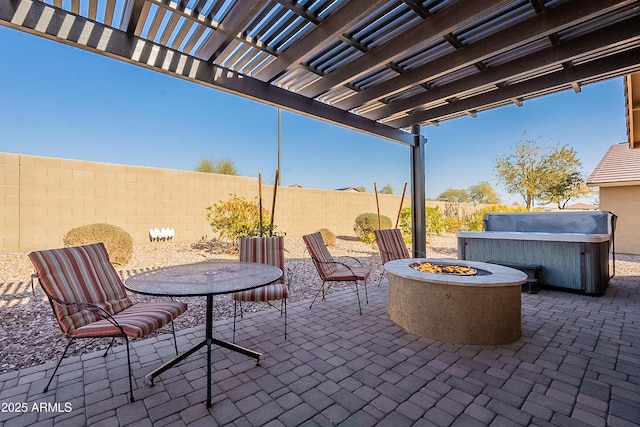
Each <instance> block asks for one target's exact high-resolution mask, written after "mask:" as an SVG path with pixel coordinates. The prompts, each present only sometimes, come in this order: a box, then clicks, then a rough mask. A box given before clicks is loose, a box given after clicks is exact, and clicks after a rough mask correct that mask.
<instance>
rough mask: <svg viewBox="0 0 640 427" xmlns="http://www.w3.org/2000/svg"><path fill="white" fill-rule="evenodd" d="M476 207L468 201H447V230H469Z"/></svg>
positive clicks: (454, 231) (445, 210)
mask: <svg viewBox="0 0 640 427" xmlns="http://www.w3.org/2000/svg"><path fill="white" fill-rule="evenodd" d="M474 211H475V207H474V206H473V205H470V204H468V203H446V204H445V206H444V217H445V230H446V232H447V233H456V232H458V231H467V230H469V222H470V221H471V218H472V215H473V212H474Z"/></svg>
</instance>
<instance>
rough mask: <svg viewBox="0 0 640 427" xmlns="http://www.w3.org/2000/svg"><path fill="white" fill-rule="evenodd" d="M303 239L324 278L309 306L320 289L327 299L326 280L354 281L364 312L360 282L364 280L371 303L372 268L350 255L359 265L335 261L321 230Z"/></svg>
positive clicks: (323, 298)
mask: <svg viewBox="0 0 640 427" xmlns="http://www.w3.org/2000/svg"><path fill="white" fill-rule="evenodd" d="M302 239H303V240H304V243H305V245H306V246H307V251H308V252H309V255H311V259H312V260H313V264H314V265H315V267H316V270H317V271H318V275H319V276H320V279H321V280H322V286H321V287H320V289H318V292H316V295H315V296H314V297H313V301H311V305H310V306H309V308H311V307H312V306H313V303H314V302H315V301H316V298H318V294H319V293H320V291H322V301H324V300H325V295H326V289H325V283H326V282H353V283H354V285H355V292H356V295H357V296H358V309H359V311H360V314H362V306H361V304H360V292H359V291H358V282H359V281H362V282H363V284H364V292H365V298H366V302H367V303H369V296H368V295H367V278H368V277H369V274H370V273H371V270H370V269H368V268H366V267H363V266H362V263H361V262H360V261H359V260H358V259H357V258H353V257H348V258H350V259H351V260H354V261H355V262H356V263H357V264H358V265H357V266H350V265H347V264H345V263H343V262H339V261H335V260H334V259H333V257H332V256H331V254H330V253H329V250H328V249H327V245H325V243H324V240H322V235H321V234H320V233H319V232H318V233H313V234H307V235H306V236H302Z"/></svg>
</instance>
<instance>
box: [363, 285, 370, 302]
mask: <svg viewBox="0 0 640 427" xmlns="http://www.w3.org/2000/svg"><path fill="white" fill-rule="evenodd" d="M363 283H364V300H365V301H366V303H367V304H369V292H367V279H365V280H364V282H363Z"/></svg>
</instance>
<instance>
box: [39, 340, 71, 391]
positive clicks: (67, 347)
mask: <svg viewBox="0 0 640 427" xmlns="http://www.w3.org/2000/svg"><path fill="white" fill-rule="evenodd" d="M74 339H75V338H70V339H69V342H68V343H67V346H66V347H65V348H64V351H63V352H62V356H60V360H58V364H57V365H56V368H55V369H54V370H53V373H52V374H51V378H49V382H48V383H47V385H46V386H45V388H44V393H46V392H47V391H49V386H50V385H51V381H53V377H55V376H56V372H58V368H59V367H60V364H61V363H62V359H64V356H65V355H66V354H67V350H69V347H71V343H72V342H73V340H74Z"/></svg>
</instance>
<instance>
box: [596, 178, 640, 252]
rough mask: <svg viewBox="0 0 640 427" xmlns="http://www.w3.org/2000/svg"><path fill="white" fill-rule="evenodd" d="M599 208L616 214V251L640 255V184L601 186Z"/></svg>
mask: <svg viewBox="0 0 640 427" xmlns="http://www.w3.org/2000/svg"><path fill="white" fill-rule="evenodd" d="M600 209H601V210H603V211H610V212H613V213H614V214H616V215H617V216H618V220H617V224H616V231H615V244H616V252H617V253H624V254H635V255H640V227H639V226H638V221H637V218H638V212H640V185H626V186H617V187H609V186H601V187H600Z"/></svg>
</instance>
